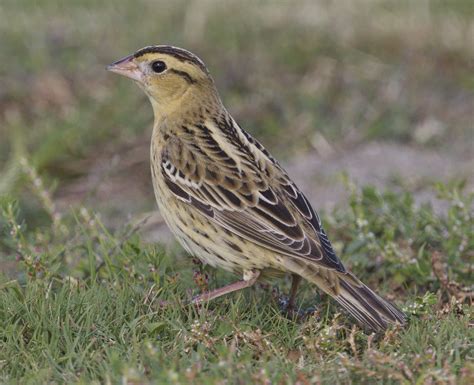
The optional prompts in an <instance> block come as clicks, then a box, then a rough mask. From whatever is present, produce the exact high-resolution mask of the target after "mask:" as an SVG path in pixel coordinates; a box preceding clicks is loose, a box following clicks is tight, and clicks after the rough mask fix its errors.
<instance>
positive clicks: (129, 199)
mask: <svg viewBox="0 0 474 385" xmlns="http://www.w3.org/2000/svg"><path fill="white" fill-rule="evenodd" d="M323 152H324V155H323V154H322V153H323ZM119 153H120V154H121V155H109V156H105V157H104V158H102V159H99V160H97V161H95V162H94V163H91V164H90V165H89V167H90V170H89V172H88V173H87V174H86V175H84V176H83V177H82V178H80V179H78V180H76V181H74V182H73V183H71V184H68V185H65V186H61V188H60V189H59V191H58V199H59V203H60V206H61V207H62V209H65V208H67V207H68V206H71V205H72V204H74V203H81V204H84V205H86V206H87V207H92V208H93V209H95V210H97V212H98V213H99V214H100V215H101V217H102V219H103V220H104V221H105V223H106V224H108V225H110V226H112V227H116V228H117V227H120V226H121V225H123V224H124V223H135V222H140V221H141V220H143V219H144V218H148V219H147V220H146V222H145V224H144V225H143V226H142V227H141V230H140V231H141V233H142V235H143V236H144V237H145V239H147V240H148V241H150V242H155V241H161V242H165V243H168V242H170V241H172V240H173V238H172V237H171V236H170V233H169V232H168V230H167V228H166V225H165V224H164V223H163V221H162V220H161V217H160V215H159V213H158V212H157V210H156V209H155V203H154V197H153V190H152V186H151V181H150V174H149V163H148V141H147V140H146V139H143V140H142V141H140V143H135V144H130V145H129V146H128V147H127V148H124V149H123V150H122V151H120V152H119ZM283 165H284V167H285V168H286V170H287V171H288V173H289V174H290V175H291V176H292V178H293V180H294V181H295V182H296V183H297V184H298V185H299V186H300V188H301V189H302V190H303V191H304V192H305V194H306V195H307V196H308V198H309V200H310V201H311V203H312V204H313V207H314V208H315V209H317V210H326V211H329V210H331V209H333V208H334V207H336V206H338V205H339V206H341V207H344V205H345V204H346V202H347V198H348V195H349V191H348V188H347V187H346V186H345V184H344V182H343V178H342V176H343V175H347V176H348V177H349V178H350V180H351V181H352V182H353V183H355V184H356V185H357V186H364V185H368V184H369V185H374V186H376V187H378V188H380V189H385V188H391V189H394V188H395V189H397V188H401V187H403V188H404V189H407V190H409V191H412V192H413V193H414V196H415V200H416V202H417V203H419V204H421V203H427V202H429V203H431V204H432V205H433V206H434V207H435V209H436V210H437V211H438V212H443V209H444V207H443V205H442V202H441V201H439V200H438V199H437V198H436V193H435V190H434V188H433V184H434V183H435V182H450V181H453V180H460V179H465V180H466V182H467V183H466V189H467V190H468V191H474V174H473V172H472V170H473V169H474V157H473V151H471V150H469V148H468V149H467V150H466V151H464V152H463V153H454V152H443V153H441V152H439V151H435V150H431V149H426V148H415V147H412V146H407V145H402V144H397V143H393V142H369V143H367V144H364V145H359V146H356V147H354V148H350V149H349V148H346V149H344V150H335V149H332V148H329V147H328V148H326V150H324V151H322V150H320V151H319V153H318V151H316V150H314V151H311V152H309V153H306V154H305V155H302V156H296V157H295V158H293V159H292V160H291V161H289V162H283ZM83 166H84V165H81V167H83ZM124 202H126V203H125V204H124Z"/></svg>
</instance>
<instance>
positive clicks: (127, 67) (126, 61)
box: [106, 55, 142, 81]
mask: <svg viewBox="0 0 474 385" xmlns="http://www.w3.org/2000/svg"><path fill="white" fill-rule="evenodd" d="M106 69H107V71H111V72H115V73H116V74H119V75H123V76H126V77H127V78H130V79H133V80H137V81H140V80H141V79H142V72H141V71H140V68H139V67H138V66H137V65H136V64H135V63H134V62H133V55H129V56H127V57H124V58H123V59H120V60H117V61H116V62H115V63H112V64H109V65H108V66H107V67H106Z"/></svg>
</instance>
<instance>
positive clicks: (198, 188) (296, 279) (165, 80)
mask: <svg viewBox="0 0 474 385" xmlns="http://www.w3.org/2000/svg"><path fill="white" fill-rule="evenodd" d="M106 68H107V70H108V71H111V72H114V73H117V74H119V75H123V76H125V77H128V78H130V79H132V80H133V81H134V82H135V83H137V85H138V86H139V87H140V88H141V89H142V90H143V91H144V92H145V94H146V95H147V96H148V98H149V100H150V102H151V105H152V108H153V113H154V125H153V132H152V135H151V147H150V163H151V174H152V182H153V190H154V194H155V198H156V201H157V204H158V209H159V211H160V212H161V215H162V217H163V219H164V221H165V222H166V224H167V226H168V227H169V228H170V230H171V232H172V233H173V234H174V236H175V237H176V238H177V240H178V241H179V243H180V244H181V245H182V246H183V248H184V249H185V250H186V251H187V252H188V253H189V254H191V255H193V256H195V257H197V258H198V259H200V260H201V261H202V262H203V263H204V264H209V265H211V266H213V267H218V268H222V269H225V270H227V271H230V272H232V273H234V274H236V275H237V276H239V277H241V279H239V280H238V281H236V282H234V283H231V284H229V285H226V286H224V287H221V288H218V289H215V290H212V291H209V292H204V293H202V294H200V295H198V296H197V297H195V298H194V300H193V301H192V302H193V303H195V304H200V303H202V302H205V301H209V300H212V299H214V298H217V297H220V296H222V295H224V294H227V293H231V292H234V291H237V290H240V289H243V288H247V287H250V286H252V285H254V284H255V283H256V282H257V281H267V280H270V279H272V278H274V277H279V276H283V275H285V274H289V275H291V277H292V284H291V289H290V297H289V301H288V308H294V306H295V298H296V295H297V290H298V287H299V284H300V282H301V280H302V279H305V280H307V281H309V282H310V283H312V284H315V285H316V286H317V287H318V288H319V289H320V290H322V291H323V292H325V293H326V294H328V295H329V296H331V297H332V298H333V299H334V300H335V301H336V302H337V303H339V305H340V306H342V308H344V309H345V310H346V311H347V312H348V313H349V314H350V315H352V316H353V317H354V318H355V319H356V320H357V321H358V322H359V323H360V324H361V326H362V327H364V328H367V329H369V330H371V331H374V332H378V331H383V330H385V329H387V328H388V327H389V326H391V325H394V324H400V325H404V324H405V323H406V316H405V314H404V313H403V312H402V311H400V310H399V309H398V308H397V307H396V306H395V305H393V304H392V303H390V302H389V301H387V300H385V299H383V298H382V297H381V296H379V295H378V294H376V293H375V292H374V291H372V290H371V289H370V288H369V287H368V286H366V285H365V284H364V283H362V282H361V281H360V280H359V279H358V278H357V277H356V276H355V275H354V274H353V273H351V272H350V271H349V270H347V269H346V268H345V267H344V265H343V263H342V261H341V259H340V258H339V257H338V256H337V255H336V253H335V251H334V248H333V247H332V245H331V242H330V241H329V239H328V236H327V234H326V232H325V230H324V229H323V226H322V223H321V219H320V217H319V216H318V214H317V213H316V211H315V210H314V209H313V207H312V206H311V204H310V202H309V201H308V199H307V198H306V196H305V195H304V194H303V192H302V191H301V190H300V189H299V188H298V186H297V185H296V184H295V183H294V182H293V181H292V179H291V178H290V176H289V175H288V173H287V172H286V171H285V170H284V168H283V167H282V166H281V165H280V163H279V162H278V161H277V160H276V159H275V158H274V157H273V156H272V155H271V154H270V152H269V151H268V150H267V149H266V148H265V147H264V146H263V145H262V144H261V143H260V142H259V141H257V140H256V139H255V138H254V137H253V136H252V135H250V133H248V132H247V131H246V130H244V129H243V128H242V127H241V126H240V125H239V124H238V123H237V122H236V121H235V120H234V119H233V117H232V115H231V114H230V113H229V112H228V111H227V109H226V108H225V106H224V104H223V102H222V100H221V98H220V96H219V93H218V90H217V88H216V85H215V83H214V80H213V78H212V76H211V74H210V72H209V70H208V69H207V67H206V65H205V64H204V62H203V61H202V60H201V59H200V58H199V57H198V56H197V55H195V54H193V53H191V52H190V51H188V50H185V49H183V48H178V47H174V46H171V45H152V46H147V47H144V48H141V49H139V50H138V51H136V52H135V53H133V54H131V55H128V56H126V57H124V58H122V59H120V60H118V61H116V62H114V63H112V64H110V65H108V66H107V67H106Z"/></svg>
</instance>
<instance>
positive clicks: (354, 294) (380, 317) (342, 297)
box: [329, 273, 406, 331]
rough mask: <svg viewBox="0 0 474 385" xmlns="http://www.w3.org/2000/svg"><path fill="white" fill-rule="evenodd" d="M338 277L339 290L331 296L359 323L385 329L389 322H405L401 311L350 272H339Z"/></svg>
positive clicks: (372, 327) (375, 329) (374, 328)
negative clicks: (344, 273) (343, 273)
mask: <svg viewBox="0 0 474 385" xmlns="http://www.w3.org/2000/svg"><path fill="white" fill-rule="evenodd" d="M338 278H339V287H340V290H339V293H338V294H336V295H333V294H332V296H333V298H334V299H335V300H336V301H337V302H338V303H339V304H340V305H341V306H342V307H344V308H345V309H346V310H347V311H348V312H349V313H350V314H351V315H352V316H353V317H354V318H356V319H357V320H358V321H359V322H360V323H361V324H363V325H365V326H367V327H369V328H370V329H372V330H374V331H379V330H385V329H386V328H387V327H388V326H389V325H391V324H396V323H398V324H401V325H403V324H405V322H406V316H405V314H404V313H403V312H402V311H400V310H399V309H397V308H396V307H395V306H394V305H392V304H391V303H390V302H388V301H386V300H385V299H383V298H382V297H380V296H379V295H377V294H375V293H374V292H373V291H372V290H371V289H369V288H368V287H367V286H365V285H364V284H363V283H362V282H360V281H359V280H358V279H357V278H355V277H354V276H353V275H352V274H351V273H347V274H346V275H342V274H341V275H339V277H338ZM348 278H349V279H348ZM329 294H331V293H329Z"/></svg>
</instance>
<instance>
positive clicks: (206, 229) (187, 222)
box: [154, 181, 280, 275]
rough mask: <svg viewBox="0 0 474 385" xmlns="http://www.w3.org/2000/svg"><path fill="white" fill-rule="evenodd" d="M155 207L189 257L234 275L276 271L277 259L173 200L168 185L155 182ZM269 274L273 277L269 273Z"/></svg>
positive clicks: (185, 205) (198, 212)
mask: <svg viewBox="0 0 474 385" xmlns="http://www.w3.org/2000/svg"><path fill="white" fill-rule="evenodd" d="M154 184H155V193H156V199H157V202H158V208H159V210H160V212H161V215H162V216H163V219H164V220H165V222H166V224H167V225H168V227H169V228H170V230H171V232H172V233H173V234H174V235H175V236H176V238H177V239H178V241H179V242H180V244H181V245H182V246H183V247H184V248H185V249H186V251H187V252H189V253H190V254H191V255H194V256H196V257H197V258H199V259H200V260H201V261H202V262H204V263H206V264H209V265H211V266H214V267H220V268H222V269H225V270H227V271H231V272H234V273H237V274H241V273H243V271H244V270H251V269H257V270H262V271H268V272H270V271H272V270H278V266H279V265H280V264H279V262H278V260H277V259H278V256H276V255H275V253H274V252H272V251H270V250H267V249H264V248H262V247H261V246H259V245H257V244H255V243H254V242H249V241H247V240H245V239H244V238H242V237H240V236H239V235H237V234H235V233H232V232H230V231H229V230H227V229H224V228H223V227H221V226H220V225H218V224H216V223H214V222H212V221H211V220H210V219H209V218H207V217H206V216H205V215H203V214H201V212H200V211H199V210H197V209H195V208H194V207H193V206H191V205H189V204H187V203H186V202H182V201H180V200H179V199H177V198H175V197H174V195H172V193H170V192H169V190H168V189H167V186H165V185H164V183H163V186H161V184H160V183H159V181H154ZM270 275H272V274H270Z"/></svg>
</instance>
